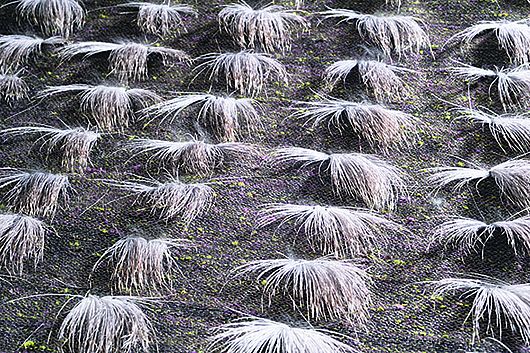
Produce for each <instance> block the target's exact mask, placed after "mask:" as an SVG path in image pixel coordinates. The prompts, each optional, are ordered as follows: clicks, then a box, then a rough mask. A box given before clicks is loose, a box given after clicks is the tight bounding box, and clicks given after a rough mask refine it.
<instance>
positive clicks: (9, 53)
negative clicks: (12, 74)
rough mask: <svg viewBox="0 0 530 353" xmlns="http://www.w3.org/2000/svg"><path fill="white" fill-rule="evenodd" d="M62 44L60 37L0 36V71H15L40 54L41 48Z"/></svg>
mask: <svg viewBox="0 0 530 353" xmlns="http://www.w3.org/2000/svg"><path fill="white" fill-rule="evenodd" d="M62 42H63V39H62V38H60V37H50V38H46V39H43V38H39V37H30V36H23V35H19V34H10V35H3V36H0V69H1V70H8V69H17V68H18V67H20V66H23V65H26V64H28V63H29V62H30V60H31V59H32V58H34V57H35V56H37V55H40V54H42V51H43V47H44V46H47V45H55V44H60V43H62Z"/></svg>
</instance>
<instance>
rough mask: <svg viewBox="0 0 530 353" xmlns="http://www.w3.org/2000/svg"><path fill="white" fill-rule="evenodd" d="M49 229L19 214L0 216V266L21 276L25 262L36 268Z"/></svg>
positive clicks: (31, 218)
mask: <svg viewBox="0 0 530 353" xmlns="http://www.w3.org/2000/svg"><path fill="white" fill-rule="evenodd" d="M49 232H51V228H49V227H48V226H47V225H45V224H44V222H42V221H40V220H38V219H36V218H33V217H30V216H25V215H21V214H0V266H1V267H2V268H4V269H6V270H7V271H8V273H9V274H18V275H20V276H22V274H23V273H24V266H25V263H26V262H33V266H34V267H35V268H37V265H38V264H39V262H41V261H42V258H43V256H44V237H45V235H46V234H47V233H49Z"/></svg>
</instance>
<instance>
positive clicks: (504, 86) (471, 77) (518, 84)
mask: <svg viewBox="0 0 530 353" xmlns="http://www.w3.org/2000/svg"><path fill="white" fill-rule="evenodd" d="M449 70H450V71H451V72H453V73H454V74H455V75H456V76H459V77H462V78H463V79H465V80H466V81H467V82H468V85H470V84H473V83H476V82H478V81H479V80H480V79H483V78H489V79H491V80H492V82H491V84H490V85H489V89H488V94H489V95H490V96H491V90H492V88H493V86H496V89H497V94H498V95H499V100H500V102H501V104H502V106H503V108H504V110H505V111H506V110H507V109H508V108H509V107H514V108H517V107H523V108H524V107H526V104H527V103H528V100H529V98H530V93H529V92H530V70H528V66H527V65H521V66H518V67H516V68H513V69H505V68H501V69H498V68H495V69H494V70H489V69H482V68H478V67H474V66H471V65H466V64H461V66H456V67H450V68H449Z"/></svg>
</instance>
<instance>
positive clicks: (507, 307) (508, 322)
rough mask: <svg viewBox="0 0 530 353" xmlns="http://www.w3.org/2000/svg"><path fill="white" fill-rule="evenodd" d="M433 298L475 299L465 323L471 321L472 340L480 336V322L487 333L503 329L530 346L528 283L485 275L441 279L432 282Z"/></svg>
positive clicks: (496, 332) (497, 332)
mask: <svg viewBox="0 0 530 353" xmlns="http://www.w3.org/2000/svg"><path fill="white" fill-rule="evenodd" d="M433 286H434V292H433V295H434V296H444V295H446V294H449V293H452V292H455V291H464V293H463V294H462V295H461V297H463V298H470V297H474V299H473V304H472V306H471V310H470V312H469V314H468V316H467V318H466V321H467V320H468V319H469V318H471V322H472V324H473V340H475V339H476V338H478V337H479V333H480V331H481V325H480V323H481V322H483V321H486V322H487V325H486V329H485V331H486V333H487V334H489V335H496V334H498V336H499V337H501V338H502V333H503V331H504V330H506V329H508V330H509V331H511V332H517V333H519V335H520V336H521V338H522V340H523V341H524V342H525V344H526V345H528V344H530V284H528V283H525V284H515V285H511V284H509V283H506V282H503V281H501V280H499V279H496V278H492V277H487V276H482V275H480V276H472V277H470V278H444V279H442V280H439V281H434V282H433Z"/></svg>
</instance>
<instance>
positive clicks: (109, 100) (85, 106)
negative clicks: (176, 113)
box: [38, 84, 161, 131]
mask: <svg viewBox="0 0 530 353" xmlns="http://www.w3.org/2000/svg"><path fill="white" fill-rule="evenodd" d="M66 93H76V94H77V95H78V96H79V98H80V99H81V105H80V108H81V111H82V112H83V113H84V114H87V115H88V116H90V117H91V119H92V120H93V122H94V123H95V124H96V126H97V127H98V128H99V129H101V130H103V131H115V130H118V131H123V129H124V128H127V127H129V123H130V120H131V119H132V118H133V117H134V112H135V110H139V109H143V108H145V107H146V106H148V105H149V104H152V103H155V102H158V101H160V99H161V98H160V97H159V96H158V95H157V94H156V93H154V92H151V91H148V90H145V89H140V88H131V89H129V88H126V87H114V86H104V85H99V86H91V85H84V84H74V85H65V86H52V87H48V88H46V89H44V90H42V91H41V92H40V93H39V95H38V96H39V97H40V98H41V99H47V98H50V97H54V96H58V95H62V94H66Z"/></svg>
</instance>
